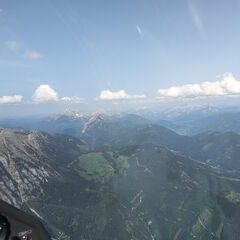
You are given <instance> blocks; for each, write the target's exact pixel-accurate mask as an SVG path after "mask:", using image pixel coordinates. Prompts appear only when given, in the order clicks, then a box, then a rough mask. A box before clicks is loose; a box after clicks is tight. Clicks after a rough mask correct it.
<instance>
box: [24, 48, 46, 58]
mask: <svg viewBox="0 0 240 240" xmlns="http://www.w3.org/2000/svg"><path fill="white" fill-rule="evenodd" d="M24 57H25V58H26V59H28V60H32V61H35V60H39V59H41V58H43V57H44V55H43V54H42V53H40V52H37V51H32V50H31V51H26V53H25V54H24Z"/></svg>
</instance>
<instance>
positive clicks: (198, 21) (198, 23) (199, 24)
mask: <svg viewBox="0 0 240 240" xmlns="http://www.w3.org/2000/svg"><path fill="white" fill-rule="evenodd" d="M188 10H189V13H190V16H191V18H192V21H193V24H194V26H195V27H196V29H197V30H198V31H199V32H200V33H201V34H203V33H204V32H205V28H204V25H203V21H202V18H201V16H200V14H199V11H198V9H197V7H196V6H195V5H194V4H193V3H192V2H189V3H188Z"/></svg>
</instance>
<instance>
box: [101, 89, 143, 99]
mask: <svg viewBox="0 0 240 240" xmlns="http://www.w3.org/2000/svg"><path fill="white" fill-rule="evenodd" d="M145 97H146V96H145V95H129V94H128V93H127V92H126V91H125V90H120V91H116V92H112V91H110V90H103V91H101V93H100V95H99V97H98V98H97V99H98V100H124V99H143V98H145Z"/></svg>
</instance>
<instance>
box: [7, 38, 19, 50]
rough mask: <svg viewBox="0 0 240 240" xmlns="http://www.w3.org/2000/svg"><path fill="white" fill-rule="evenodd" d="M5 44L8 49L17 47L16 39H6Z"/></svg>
mask: <svg viewBox="0 0 240 240" xmlns="http://www.w3.org/2000/svg"><path fill="white" fill-rule="evenodd" d="M5 46H6V47H7V48H8V49H9V50H12V51H14V50H16V49H17V48H18V43H17V42H16V41H12V40H11V41H6V42H5Z"/></svg>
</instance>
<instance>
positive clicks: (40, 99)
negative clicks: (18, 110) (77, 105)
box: [32, 84, 59, 103]
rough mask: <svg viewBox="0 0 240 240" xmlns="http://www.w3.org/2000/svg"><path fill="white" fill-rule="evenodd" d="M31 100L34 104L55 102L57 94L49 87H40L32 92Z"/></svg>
mask: <svg viewBox="0 0 240 240" xmlns="http://www.w3.org/2000/svg"><path fill="white" fill-rule="evenodd" d="M32 99H33V101H34V102H35V103H44V102H57V101H58V100H59V98H58V93H57V92H56V91H55V90H54V89H53V88H51V87H50V86H49V85H47V84H45V85H40V86H39V87H38V88H37V89H36V90H35V92H34V94H33V96H32Z"/></svg>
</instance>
